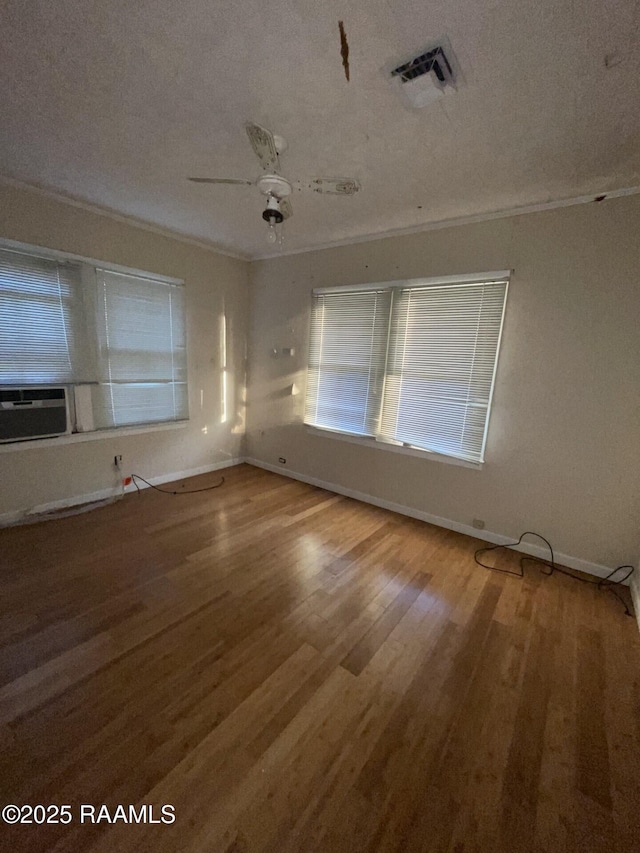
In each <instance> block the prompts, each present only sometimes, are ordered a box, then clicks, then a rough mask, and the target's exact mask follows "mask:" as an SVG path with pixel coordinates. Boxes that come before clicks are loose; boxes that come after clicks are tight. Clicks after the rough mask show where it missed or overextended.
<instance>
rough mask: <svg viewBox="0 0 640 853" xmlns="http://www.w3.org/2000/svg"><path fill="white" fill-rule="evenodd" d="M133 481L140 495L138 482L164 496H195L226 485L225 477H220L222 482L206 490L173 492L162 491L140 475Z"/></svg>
mask: <svg viewBox="0 0 640 853" xmlns="http://www.w3.org/2000/svg"><path fill="white" fill-rule="evenodd" d="M131 479H132V480H133V485H134V486H135V487H136V489H137V490H138V495H139V494H140V486H139V485H138V484H137V483H136V480H141V481H142V482H143V483H146V484H147V486H149V487H150V488H152V489H155V490H156V492H162V494H163V495H195V494H196V493H197V492H210V491H212V490H213V489H219V488H220V486H221V485H222V484H223V483H224V477H220V482H219V483H216V484H215V486H205V487H204V489H183V491H181V492H172V491H171V490H170V489H160V488H159V487H158V486H154V485H153V483H150V482H149V481H148V480H145V478H144V477H141V476H140V474H132V475H131Z"/></svg>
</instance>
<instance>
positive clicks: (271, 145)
mask: <svg viewBox="0 0 640 853" xmlns="http://www.w3.org/2000/svg"><path fill="white" fill-rule="evenodd" d="M245 128H246V130H247V136H248V137H249V142H250V143H251V147H252V148H253V150H254V151H255V153H256V157H257V158H258V160H259V161H260V165H261V166H262V168H263V169H264V170H265V172H273V171H274V169H276V168H277V167H278V151H277V149H276V143H275V140H274V138H273V133H271V131H270V130H267V129H266V127H260V125H259V124H253V122H247V124H246V125H245Z"/></svg>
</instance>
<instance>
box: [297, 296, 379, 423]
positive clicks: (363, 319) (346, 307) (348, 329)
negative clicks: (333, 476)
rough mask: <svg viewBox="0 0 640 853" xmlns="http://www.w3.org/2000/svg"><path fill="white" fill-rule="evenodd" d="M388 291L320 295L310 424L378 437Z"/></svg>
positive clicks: (314, 313)
mask: <svg viewBox="0 0 640 853" xmlns="http://www.w3.org/2000/svg"><path fill="white" fill-rule="evenodd" d="M390 297H391V295H390V292H389V290H371V291H359V292H346V293H339V294H336V293H331V294H316V295H314V297H313V301H312V308H311V339H310V348H309V371H308V376H307V396H306V411H305V421H306V423H310V424H314V425H315V426H319V427H324V428H325V429H333V430H339V431H342V432H349V433H355V434H357V435H374V434H375V432H376V430H377V422H378V416H379V412H380V400H381V392H382V384H383V379H384V357H385V353H386V348H387V334H388V322H389V304H390Z"/></svg>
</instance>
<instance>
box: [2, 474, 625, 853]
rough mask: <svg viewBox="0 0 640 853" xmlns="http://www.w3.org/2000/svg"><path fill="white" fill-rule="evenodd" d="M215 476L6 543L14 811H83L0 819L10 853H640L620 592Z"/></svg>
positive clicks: (471, 543)
mask: <svg viewBox="0 0 640 853" xmlns="http://www.w3.org/2000/svg"><path fill="white" fill-rule="evenodd" d="M223 473H224V474H225V477H226V483H225V485H224V486H223V487H222V488H220V489H218V490H216V491H211V492H204V493H201V494H196V495H189V496H180V497H170V496H166V495H162V494H159V493H157V492H154V491H152V490H146V491H144V492H143V493H142V494H141V495H140V496H137V495H130V496H127V497H126V498H125V499H124V500H122V501H120V502H118V503H116V504H113V505H111V506H108V507H105V508H103V509H99V510H96V511H94V512H91V513H86V514H83V515H77V516H74V517H70V518H66V519H60V520H56V521H50V522H46V523H41V524H37V525H33V526H30V527H20V528H14V529H10V530H4V531H0V593H1V600H2V613H1V615H0V685H1V686H0V751H1V759H0V764H1V767H0V806H4V805H6V804H8V803H13V804H16V805H18V806H22V805H23V804H31V805H36V804H43V805H48V804H49V803H52V804H57V805H63V804H69V805H70V806H71V812H72V815H73V820H72V822H71V823H69V824H66V825H65V824H61V823H58V824H43V825H38V824H35V823H34V824H31V825H15V826H9V825H7V824H6V823H1V822H0V849H2V850H3V851H4V850H6V851H12V853H13V851H16V853H20V851H29V853H44V851H47V853H50V851H53V853H63V851H73V853H84V851H92V853H118V851H121V853H125V852H126V853H129V851H131V853H133V851H136V853H138V851H153V853H167V851H171V853H174V851H180V853H195V852H196V851H198V853H200V851H206V853H216V851H220V853H241V851H244V853H247V851H260V853H262V851H264V853H293V851H300V852H301V853H302V851H304V853H309V851H326V853H333V851H336V853H337V852H338V851H345V853H346V851H348V853H353V851H362V853H365V851H367V852H368V853H374V851H384V853H387V851H389V853H390V851H398V853H400V851H402V853H405V851H429V853H430V851H451V853H474V851H475V852H476V853H485V851H493V852H495V851H505V853H507V851H508V853H521V851H522V853H525V852H526V851H546V853H563V851H571V853H573V851H575V853H578V851H580V853H584V851H598V852H599V851H602V852H603V853H604V851H607V853H608V851H613V853H630V851H638V850H640V636H639V635H638V630H637V625H636V622H635V620H634V619H630V618H629V617H626V616H625V615H624V611H623V608H622V607H621V606H620V604H619V603H618V602H617V601H615V599H614V598H613V596H611V595H608V594H605V593H602V592H598V591H597V590H596V589H595V588H594V587H591V586H586V585H583V584H578V583H575V582H573V581H571V580H569V579H568V578H565V577H563V576H561V575H555V576H554V577H552V578H545V577H543V576H542V575H541V574H540V573H539V572H538V570H537V569H536V568H535V567H534V566H531V567H529V568H528V569H527V573H526V577H525V578H524V579H523V580H519V579H517V578H515V577H510V576H504V575H500V574H497V573H494V572H490V571H487V570H485V569H482V568H480V567H479V566H477V565H475V564H474V562H473V552H474V550H475V548H477V547H479V544H478V542H477V541H476V540H472V539H469V538H468V537H465V536H462V535H459V534H456V533H452V532H450V531H446V530H442V529H439V528H436V527H432V526H430V525H428V524H424V523H422V522H418V521H414V520H412V519H408V518H404V517H402V516H398V515H395V514H393V513H390V512H387V511H385V510H381V509H377V508H375V507H371V506H367V505H364V504H360V503H358V502H356V501H353V500H350V499H348V498H343V497H339V496H337V495H334V494H331V493H329V492H326V491H323V490H321V489H317V488H313V487H311V486H307V485H305V484H302V483H298V482H295V481H292V480H289V479H286V478H284V477H280V476H278V475H275V474H271V473H267V472H265V471H262V470H259V469H257V468H252V467H249V466H247V465H240V466H237V467H236V468H232V469H228V470H227V471H225V472H223ZM217 479H218V476H217V475H216V474H211V475H203V476H202V477H198V478H194V479H192V480H191V481H186V483H185V484H186V485H187V486H188V487H194V486H205V485H208V484H210V483H213V482H215V481H216V480H217ZM502 559H503V560H504V561H511V560H513V561H514V562H515V558H512V556H511V555H507V556H506V557H503V558H502ZM512 565H513V563H512ZM81 804H88V805H93V806H94V807H95V808H96V813H95V814H96V815H97V814H98V809H99V806H100V805H102V804H106V806H107V807H108V809H109V814H110V816H115V815H116V814H117V813H116V806H117V805H119V804H122V805H124V806H125V807H126V813H127V815H128V814H129V810H128V807H129V805H130V804H131V805H133V806H135V807H136V809H137V811H138V813H140V807H141V806H142V805H148V806H152V807H153V809H152V814H153V817H154V819H155V820H159V819H160V816H161V812H160V809H161V807H162V806H163V805H166V804H170V805H172V806H173V807H174V809H175V822H173V823H169V824H165V823H154V824H150V823H133V824H132V823H124V822H123V821H122V820H119V821H117V822H114V823H109V822H107V821H106V820H103V821H102V822H100V823H91V822H88V821H89V818H88V817H87V818H86V820H85V822H84V823H81V822H80V806H81ZM85 814H86V813H85ZM148 814H149V812H147V816H148Z"/></svg>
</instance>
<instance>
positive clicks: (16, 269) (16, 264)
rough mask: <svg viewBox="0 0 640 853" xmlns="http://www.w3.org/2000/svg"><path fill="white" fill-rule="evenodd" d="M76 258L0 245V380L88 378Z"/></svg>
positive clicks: (25, 381) (48, 381)
mask: <svg viewBox="0 0 640 853" xmlns="http://www.w3.org/2000/svg"><path fill="white" fill-rule="evenodd" d="M81 269H82V267H81V264H79V263H77V262H72V261H69V262H65V261H60V260H55V259H49V258H42V257H38V256H36V255H31V254H25V253H23V252H18V251H14V250H11V249H0V384H4V385H51V384H58V383H60V384H70V383H72V382H82V381H86V382H89V381H91V380H92V379H94V378H95V377H94V376H93V375H84V373H85V372H86V371H87V370H88V367H87V365H86V362H87V360H86V359H83V349H84V345H83V342H84V316H83V310H84V309H83V301H82V276H81Z"/></svg>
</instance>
